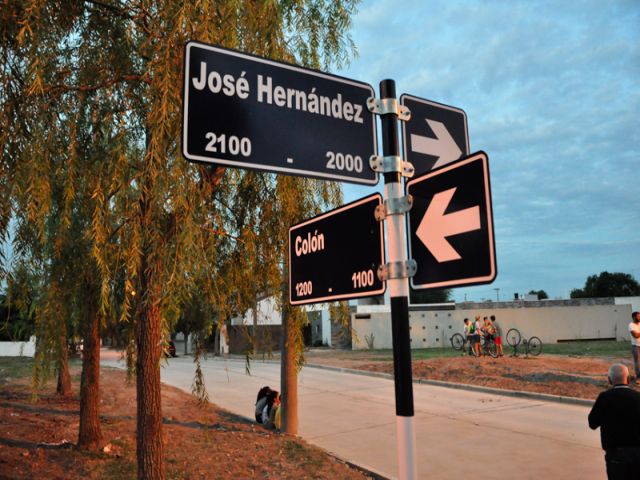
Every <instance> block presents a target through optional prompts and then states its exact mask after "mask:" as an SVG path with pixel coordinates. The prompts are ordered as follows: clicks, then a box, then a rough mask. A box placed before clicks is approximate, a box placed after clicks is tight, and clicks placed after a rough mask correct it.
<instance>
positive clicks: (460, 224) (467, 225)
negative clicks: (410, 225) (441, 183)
mask: <svg viewBox="0 0 640 480" xmlns="http://www.w3.org/2000/svg"><path fill="white" fill-rule="evenodd" d="M456 190H457V188H451V189H449V190H445V191H444V192H440V193H437V194H435V195H434V196H433V199H432V200H431V203H430V204H429V206H428V207H427V211H426V212H425V214H424V217H422V221H421V222H420V225H419V226H418V229H417V230H416V235H417V236H418V238H419V239H420V240H421V241H422V243H424V245H425V247H427V248H428V249H429V251H430V252H431V254H432V255H433V256H434V257H435V259H436V260H437V261H438V263H442V262H449V261H451V260H460V258H462V257H460V254H459V253H458V252H456V250H455V249H454V248H453V247H452V246H451V244H450V243H449V242H448V241H447V239H446V237H450V236H453V235H458V234H460V233H465V232H472V231H474V230H479V229H480V207H478V206H476V207H470V208H465V209H464V210H459V211H457V212H453V213H449V214H447V215H445V214H444V212H445V210H446V209H447V207H448V206H449V203H450V202H451V199H452V198H453V195H454V194H455V193H456Z"/></svg>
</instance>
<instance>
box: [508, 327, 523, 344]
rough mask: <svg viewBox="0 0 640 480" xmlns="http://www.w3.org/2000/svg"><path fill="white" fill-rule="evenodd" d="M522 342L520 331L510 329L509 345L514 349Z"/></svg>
mask: <svg viewBox="0 0 640 480" xmlns="http://www.w3.org/2000/svg"><path fill="white" fill-rule="evenodd" d="M521 340H522V337H521V336H520V331H519V330H518V329H517V328H510V329H509V331H508V332H507V343H508V344H509V345H511V346H512V347H517V346H518V345H520V341H521Z"/></svg>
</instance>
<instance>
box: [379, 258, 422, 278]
mask: <svg viewBox="0 0 640 480" xmlns="http://www.w3.org/2000/svg"><path fill="white" fill-rule="evenodd" d="M417 270H418V264H417V263H416V261H415V260H413V259H409V260H405V261H404V262H402V261H401V262H389V263H385V264H384V265H380V266H379V267H378V278H379V279H380V281H382V282H384V281H387V280H392V279H394V278H407V277H413V276H414V275H415V274H416V271H417Z"/></svg>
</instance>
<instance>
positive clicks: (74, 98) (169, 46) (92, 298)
mask: <svg viewBox="0 0 640 480" xmlns="http://www.w3.org/2000/svg"><path fill="white" fill-rule="evenodd" d="M356 4H357V1H355V0H334V1H326V0H304V1H295V2H291V1H285V0H282V1H269V2H238V1H236V0H223V1H215V2H214V1H210V0H203V1H199V2H176V1H173V0H149V1H145V2H116V1H113V0H104V1H93V0H86V1H83V2H78V1H75V0H57V1H50V0H20V1H15V2H5V3H4V4H3V8H2V9H1V10H0V62H1V66H0V69H1V72H2V75H0V99H1V100H2V102H1V104H2V105H3V108H1V109H0V145H2V151H1V157H0V241H1V240H2V239H3V238H6V233H7V229H8V224H9V221H10V220H11V219H13V221H15V237H14V252H15V254H16V256H18V257H20V258H27V259H29V261H30V262H33V263H34V264H35V265H38V266H39V268H40V270H39V273H40V275H41V276H40V277H39V278H40V279H41V281H42V289H41V291H40V292H39V294H38V296H37V301H36V302H35V312H36V313H37V315H36V317H35V326H36V333H37V335H38V353H37V363H38V365H40V368H39V369H36V371H34V380H35V381H36V382H41V381H42V380H43V379H44V378H46V376H47V375H48V373H49V370H48V366H49V364H50V363H52V362H55V361H56V360H57V359H59V358H61V354H62V351H61V349H62V348H63V345H64V344H65V342H61V339H64V338H68V337H70V336H72V335H74V334H76V333H77V332H78V331H82V329H83V326H84V325H86V324H87V323H88V322H89V319H91V318H95V315H96V314H97V315H98V316H99V318H100V321H101V322H102V324H103V326H106V325H107V324H108V325H110V326H113V325H114V324H118V325H119V326H118V327H117V328H112V329H111V330H110V331H112V332H116V334H118V335H122V336H126V338H121V339H120V340H121V341H123V343H126V345H127V365H128V367H129V371H130V372H132V369H133V366H134V359H135V355H136V348H138V347H139V344H138V343H136V340H139V338H138V339H134V332H136V331H137V330H136V327H137V326H140V325H142V324H141V323H139V320H140V319H149V318H151V319H152V321H151V323H152V326H154V327H155V326H156V325H157V322H159V323H160V327H161V330H162V331H161V333H160V337H161V338H168V337H169V333H170V331H171V330H172V329H174V328H175V325H176V322H179V321H181V322H184V323H183V326H184V327H185V328H193V329H196V330H197V331H200V332H202V331H207V330H210V329H211V323H212V322H219V323H220V322H223V321H224V319H226V318H229V317H231V316H232V315H235V314H237V313H243V312H245V311H246V310H247V309H248V308H251V307H252V306H253V305H254V304H255V299H256V297H258V296H260V297H262V296H264V295H274V294H276V296H277V297H278V298H281V297H280V295H277V294H278V293H279V292H281V289H282V286H283V282H284V280H285V279H286V274H284V272H283V265H285V264H286V253H287V234H288V228H289V226H290V225H291V224H293V223H296V222H299V221H301V220H303V219H305V218H307V217H309V216H312V215H314V214H316V213H318V212H319V211H321V210H323V209H326V208H330V207H332V206H334V205H336V204H337V203H338V202H340V201H341V191H340V187H339V185H337V184H335V183H332V182H320V181H312V180H307V179H301V178H291V177H282V176H275V175H269V174H258V173H254V172H247V171H239V170H225V169H223V168H220V167H211V166H202V165H194V164H191V163H189V162H187V161H185V160H184V159H183V158H182V156H181V154H180V152H181V148H180V138H181V135H180V133H181V102H182V98H181V96H182V89H181V85H182V74H183V72H182V55H181V53H180V52H182V48H183V46H184V43H185V42H186V41H187V40H190V39H194V40H199V41H202V42H206V43H212V44H217V45H221V46H225V47H230V48H236V49H239V50H242V51H245V52H248V53H252V54H257V55H262V56H266V57H269V58H273V59H276V60H284V61H290V62H297V63H301V64H304V65H306V66H310V67H315V68H322V67H327V66H329V65H335V64H341V63H344V62H345V61H346V59H347V58H348V57H349V56H350V55H351V54H353V53H354V50H353V44H352V42H351V40H350V38H349V37H348V35H347V31H348V29H349V27H350V21H351V16H352V15H353V13H354V11H355V5H356ZM0 260H2V259H0ZM2 266H3V267H4V262H2ZM3 271H4V270H3V269H0V275H3ZM284 298H286V296H284ZM196 299H197V300H196ZM280 308H281V309H282V311H283V314H284V315H285V317H287V318H289V319H290V320H291V321H292V325H293V328H295V329H297V330H300V331H299V332H298V333H297V335H298V337H299V338H298V337H296V342H295V344H296V349H297V350H298V352H300V353H299V356H298V361H299V364H301V362H302V361H303V356H302V351H303V348H302V334H301V328H300V327H301V325H303V323H304V322H305V321H306V316H305V315H303V313H302V311H301V310H300V309H288V308H287V306H286V305H285V304H282V305H280ZM154 331H155V329H154ZM152 343H153V345H147V346H148V347H149V349H159V348H160V345H159V344H158V345H156V344H155V342H152ZM200 351H201V350H200V349H197V352H200ZM198 358H199V357H198ZM138 373H139V374H141V375H144V372H138ZM201 373H202V372H200V373H199V375H201ZM198 378H199V377H198V376H197V377H196V391H198V392H201V391H202V389H203V386H204V383H203V382H202V379H201V378H200V379H198ZM205 393H206V392H205Z"/></svg>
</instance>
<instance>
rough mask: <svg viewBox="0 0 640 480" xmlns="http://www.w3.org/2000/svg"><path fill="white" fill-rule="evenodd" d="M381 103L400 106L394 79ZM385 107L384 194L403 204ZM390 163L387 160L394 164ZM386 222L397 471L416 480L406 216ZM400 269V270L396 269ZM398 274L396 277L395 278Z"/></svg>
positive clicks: (394, 117)
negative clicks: (385, 162)
mask: <svg viewBox="0 0 640 480" xmlns="http://www.w3.org/2000/svg"><path fill="white" fill-rule="evenodd" d="M380 103H381V104H382V105H385V104H394V103H395V105H397V100H396V84H395V81H394V80H383V81H381V82H380ZM393 110H394V109H393V108H383V111H382V113H381V115H380V124H381V128H382V153H383V156H384V159H385V160H387V159H393V158H395V159H397V160H398V161H397V162H396V165H399V167H398V168H396V171H387V170H391V169H387V168H385V173H384V196H385V198H386V199H387V205H392V204H394V203H401V202H402V201H403V199H404V198H405V197H403V188H402V167H401V166H400V165H401V164H402V162H401V159H400V145H399V140H398V138H399V136H398V110H397V107H396V108H395V112H394V111H393ZM392 162H393V160H391V162H388V163H392ZM385 221H386V224H387V242H388V247H387V250H388V251H387V253H388V260H389V263H388V264H387V267H388V275H387V282H388V283H387V287H388V288H389V292H390V297H391V331H392V339H393V373H394V379H395V396H396V433H397V439H396V442H397V450H398V473H399V478H400V479H402V480H405V479H406V480H409V479H417V478H418V473H417V468H416V447H415V430H414V422H413V416H414V410H413V380H412V376H411V339H410V336H409V280H408V276H407V268H403V266H405V267H406V266H407V265H409V264H408V262H407V247H406V245H407V243H406V237H405V235H406V233H405V232H406V227H405V223H406V222H405V215H404V212H403V213H402V214H391V215H387V216H386V218H385ZM393 270H400V272H393ZM394 277H395V278H394Z"/></svg>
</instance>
